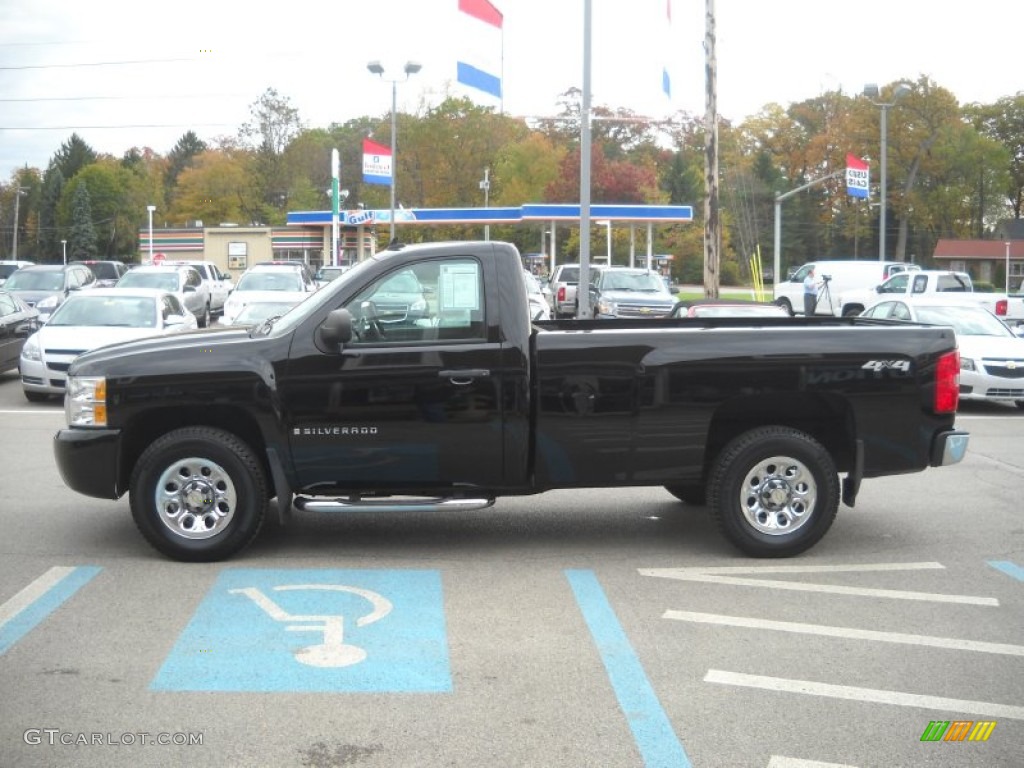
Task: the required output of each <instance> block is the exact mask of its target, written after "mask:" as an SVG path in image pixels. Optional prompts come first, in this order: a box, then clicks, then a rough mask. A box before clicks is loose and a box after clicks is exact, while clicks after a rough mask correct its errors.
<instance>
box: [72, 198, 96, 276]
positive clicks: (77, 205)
mask: <svg viewBox="0 0 1024 768" xmlns="http://www.w3.org/2000/svg"><path fill="white" fill-rule="evenodd" d="M96 253H97V247H96V229H95V228H94V227H93V223H92V207H91V205H90V203H89V187H88V185H87V184H83V183H79V184H76V185H75V187H74V192H73V195H72V210H71V226H70V228H69V231H68V255H69V257H70V258H73V259H86V258H93V257H94V256H96Z"/></svg>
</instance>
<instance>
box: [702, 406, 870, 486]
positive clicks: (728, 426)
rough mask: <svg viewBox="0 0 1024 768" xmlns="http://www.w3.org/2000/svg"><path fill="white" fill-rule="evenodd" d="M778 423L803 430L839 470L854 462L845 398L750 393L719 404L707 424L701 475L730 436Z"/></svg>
mask: <svg viewBox="0 0 1024 768" xmlns="http://www.w3.org/2000/svg"><path fill="white" fill-rule="evenodd" d="M767 426H780V427H790V428H792V429H796V430H799V431H800V432H804V433H806V434H808V435H810V436H811V437H813V438H814V439H815V440H817V441H818V442H819V443H821V445H822V446H824V448H825V449H826V450H827V451H828V452H829V454H831V456H832V460H833V462H835V465H836V468H837V469H838V470H839V471H840V472H849V471H851V470H852V469H853V468H854V467H855V465H856V455H857V448H856V427H855V422H854V416H853V408H852V407H851V406H850V403H849V401H848V400H846V399H845V398H843V397H839V396H836V395H823V394H810V393H806V392H794V393H779V394H771V395H752V396H749V397H741V398H735V399H733V400H730V401H728V402H726V403H723V404H722V406H721V407H719V408H718V409H717V410H716V411H715V413H714V415H713V416H712V418H711V422H710V424H709V425H708V433H707V441H706V443H705V452H704V471H703V477H704V479H705V480H706V479H707V478H708V473H709V472H710V469H711V467H712V466H713V465H714V463H715V461H716V460H717V458H718V455H719V454H720V453H721V452H722V449H723V448H725V446H726V445H728V444H729V442H730V441H731V440H733V438H735V437H738V436H739V435H741V434H743V433H744V432H748V431H749V430H751V429H757V428H758V427H767Z"/></svg>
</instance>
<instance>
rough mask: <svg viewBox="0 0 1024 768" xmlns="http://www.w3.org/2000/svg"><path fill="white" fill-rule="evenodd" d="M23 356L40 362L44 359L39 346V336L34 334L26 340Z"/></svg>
mask: <svg viewBox="0 0 1024 768" xmlns="http://www.w3.org/2000/svg"><path fill="white" fill-rule="evenodd" d="M21 356H22V358H23V359H25V360H32V361H34V362H39V361H40V360H42V359H43V353H42V350H41V349H40V348H39V338H38V337H37V336H36V335H35V334H32V335H31V336H29V337H28V339H27V340H26V341H25V346H23V347H22V348H21Z"/></svg>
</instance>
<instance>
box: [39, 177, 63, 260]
mask: <svg viewBox="0 0 1024 768" xmlns="http://www.w3.org/2000/svg"><path fill="white" fill-rule="evenodd" d="M63 191H64V174H62V173H61V172H60V168H59V167H58V166H56V165H54V164H53V163H51V164H50V166H49V168H47V169H46V173H44V174H43V193H42V198H41V200H40V202H39V253H40V255H41V256H42V257H43V258H47V259H55V258H56V257H58V256H61V255H62V250H63V249H62V246H61V242H60V241H61V240H62V239H64V240H66V239H67V238H66V237H63V235H62V231H61V229H60V228H59V227H58V226H57V205H58V203H60V196H61V192H63Z"/></svg>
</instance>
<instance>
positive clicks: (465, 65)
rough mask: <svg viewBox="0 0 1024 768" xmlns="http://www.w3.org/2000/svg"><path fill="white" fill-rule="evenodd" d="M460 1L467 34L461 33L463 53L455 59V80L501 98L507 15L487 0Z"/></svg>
mask: <svg viewBox="0 0 1024 768" xmlns="http://www.w3.org/2000/svg"><path fill="white" fill-rule="evenodd" d="M458 2H459V17H460V19H461V20H462V21H463V22H464V23H463V24H461V25H460V26H461V27H462V28H463V29H464V30H466V34H464V35H460V36H459V48H460V50H461V51H463V53H461V54H460V55H459V56H458V58H457V60H456V80H457V81H458V82H459V83H461V84H462V85H464V86H466V87H468V88H474V89H476V90H478V91H483V92H484V93H487V94H490V95H491V96H494V97H495V98H497V99H500V98H501V96H502V92H501V75H502V59H503V55H504V54H503V50H502V46H503V44H504V40H503V37H502V33H503V28H504V21H505V19H504V16H502V14H501V11H499V10H498V9H497V8H495V7H494V5H493V4H492V3H490V2H488V0H458Z"/></svg>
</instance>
